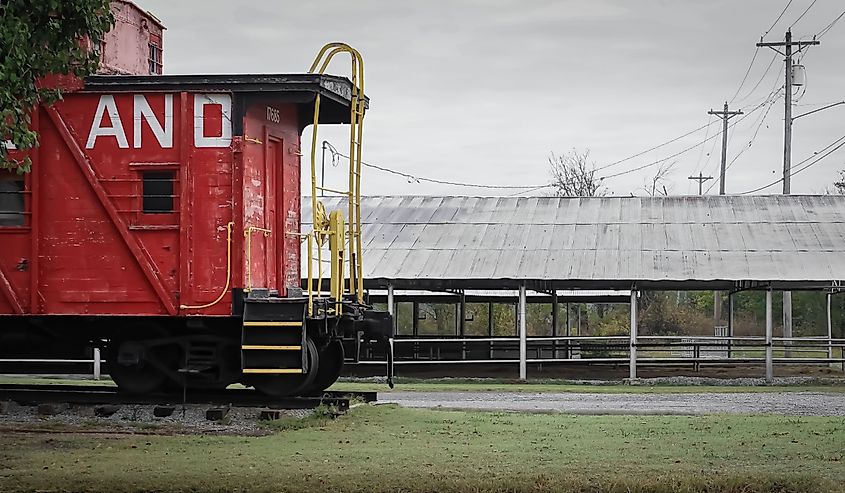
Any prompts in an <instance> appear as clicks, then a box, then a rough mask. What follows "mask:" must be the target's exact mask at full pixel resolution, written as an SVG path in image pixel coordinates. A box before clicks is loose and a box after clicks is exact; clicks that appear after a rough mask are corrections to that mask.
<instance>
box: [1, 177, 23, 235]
mask: <svg viewBox="0 0 845 493" xmlns="http://www.w3.org/2000/svg"><path fill="white" fill-rule="evenodd" d="M24 187H25V185H24V177H23V176H21V175H18V174H17V173H14V172H11V171H8V170H0V226H23V225H24V224H25V221H24V215H25V213H26V210H25V207H26V205H25V201H24Z"/></svg>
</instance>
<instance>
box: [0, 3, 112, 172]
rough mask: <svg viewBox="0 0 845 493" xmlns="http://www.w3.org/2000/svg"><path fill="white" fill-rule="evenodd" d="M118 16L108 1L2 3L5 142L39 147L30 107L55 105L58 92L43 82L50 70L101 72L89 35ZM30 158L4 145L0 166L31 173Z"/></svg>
mask: <svg viewBox="0 0 845 493" xmlns="http://www.w3.org/2000/svg"><path fill="white" fill-rule="evenodd" d="M113 21H114V19H113V17H112V14H111V11H110V10H109V0H46V1H45V0H41V1H38V2H33V1H31V0H4V1H3V2H0V142H2V141H6V140H8V141H11V142H12V143H13V144H14V145H15V147H16V148H17V149H19V150H22V151H26V150H29V149H32V148H34V147H37V146H38V135H37V133H36V132H34V131H33V130H31V129H30V128H29V127H30V123H31V117H30V111H31V110H32V108H34V107H36V106H37V105H38V104H52V103H54V102H55V101H57V100H58V99H59V98H60V97H61V93H60V91H59V90H56V89H54V88H45V87H41V86H40V85H39V82H40V81H41V80H42V79H43V77H45V76H47V75H50V74H73V75H76V76H79V77H82V76H85V75H88V74H91V73H93V72H94V71H96V69H97V64H98V61H99V60H98V57H97V55H95V54H94V53H92V52H91V51H90V50H89V48H88V46H89V43H88V41H87V40H88V39H99V38H101V37H102V36H103V34H105V33H106V32H108V31H109V30H110V29H111V26H112V23H113ZM31 164H32V163H31V161H30V159H29V158H28V157H26V158H24V159H23V160H15V159H12V158H10V156H9V154H8V149H6V147H5V146H2V145H0V169H2V168H9V169H15V170H16V171H18V172H27V171H29V169H30V166H31Z"/></svg>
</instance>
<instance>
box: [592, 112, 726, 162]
mask: <svg viewBox="0 0 845 493" xmlns="http://www.w3.org/2000/svg"><path fill="white" fill-rule="evenodd" d="M712 124H713V122H712V121H708V122H707V124H706V125H702V126H700V127H698V128H696V129H693V130H690V131H689V132H687V133H685V134H683V135H681V136H678V137H675V138H674V139H672V140H668V141H666V142H664V143H662V144H659V145H656V146H654V147H650V148H648V149H646V150H644V151H641V152H638V153H636V154H633V155H631V156H628V157H626V158H624V159H620V160H618V161H614V162H612V163H610V164H605V165H604V166H599V167H598V168H596V169H595V170H594V171H601V170H603V169H607V168H610V167H612V166H616V165H617V164H622V163H624V162H626V161H630V160H631V159H634V158H638V157H640V156H642V155H643V154H647V153H649V152H651V151H654V150H657V149H660V148H661V147H666V146H667V145H669V144H672V143H674V142H677V141H679V140H681V139H683V138H684V137H688V136H690V135H692V134H694V133H696V132H700V131H701V130H703V129H705V128H709V127H710V125H712Z"/></svg>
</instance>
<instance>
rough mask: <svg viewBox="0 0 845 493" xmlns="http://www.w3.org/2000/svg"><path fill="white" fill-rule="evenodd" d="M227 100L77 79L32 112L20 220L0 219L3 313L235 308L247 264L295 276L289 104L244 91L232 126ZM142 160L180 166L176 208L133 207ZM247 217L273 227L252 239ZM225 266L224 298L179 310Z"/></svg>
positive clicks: (214, 289)
mask: <svg viewBox="0 0 845 493" xmlns="http://www.w3.org/2000/svg"><path fill="white" fill-rule="evenodd" d="M230 100H232V94H231V93H227V92H225V91H219V92H209V93H205V92H197V91H193V90H192V91H179V92H172V91H171V92H156V91H154V90H150V91H145V92H142V93H141V92H114V93H100V92H86V91H81V92H73V93H69V94H67V95H65V98H64V100H63V101H61V102H59V103H57V104H56V105H55V106H54V107H51V108H41V109H39V110H38V111H36V112H34V114H33V127H34V128H35V129H36V130H37V131H38V132H39V134H40V142H41V145H40V147H39V148H38V149H36V150H34V151H32V152H31V154H30V156H31V158H32V160H33V171H32V173H30V174H29V175H27V176H26V180H25V182H26V197H27V199H26V210H27V214H28V215H27V216H26V217H27V219H26V223H25V224H24V225H23V226H14V227H6V226H0V315H3V314H6V315H12V314H88V315H157V316H168V315H169V316H174V315H182V316H184V315H191V314H197V315H216V316H225V315H231V313H232V304H231V303H232V300H231V289H232V288H247V287H249V286H248V283H249V282H250V273H249V272H247V271H246V265H247V264H249V265H250V270H251V282H252V286H253V287H266V288H270V289H277V290H279V291H280V293H281V294H282V295H284V294H285V291H286V288H287V287H288V286H297V285H299V245H298V242H299V239H298V237H296V236H295V235H292V234H288V233H297V232H298V231H299V225H300V218H299V193H300V191H299V183H300V180H299V169H300V168H299V165H300V163H299V159H300V158H299V152H298V149H299V129H300V123H299V116H298V115H299V113H298V111H297V106H296V105H295V104H293V103H274V102H273V99H272V96H268V98H267V100H266V101H264V100H252V101H251V102H250V103H249V104H248V105H247V106H246V108H244V111H243V113H242V115H241V116H240V118H241V119H242V125H240V127H241V128H242V129H243V135H235V132H233V127H234V125H233V121H232V120H233V119H234V118H237V117H236V116H232V115H233V112H232V109H231V107H230V106H229V103H228V102H229V101H230ZM147 106H148V107H149V111H146V109H147ZM139 108H141V110H139ZM268 108H272V111H268ZM195 110H196V113H195ZM139 111H140V113H139ZM227 111H228V113H226V112H227ZM114 117H116V118H114ZM268 117H269V118H270V119H269V120H268ZM196 122H199V123H196ZM170 125H172V129H171V128H170ZM197 125H198V126H199V129H198V130H197ZM159 127H160V128H159ZM92 129H93V130H92ZM98 129H99V130H98ZM11 152H12V153H15V152H18V151H11ZM150 170H154V171H159V170H172V171H174V172H175V176H176V179H175V182H174V194H173V195H174V197H173V199H174V204H173V206H174V207H173V212H172V213H159V214H145V213H143V212H142V210H141V209H142V207H141V205H142V183H141V181H140V177H141V174H142V173H143V172H144V171H150ZM230 221H231V222H233V223H234V224H235V227H234V232H233V235H232V258H233V261H232V269H231V273H229V272H228V271H227V264H226V252H227V246H228V245H227V230H226V225H227V224H228V223H229V222H230ZM249 227H256V228H262V229H267V230H270V231H271V233H269V235H268V236H265V235H264V234H263V233H261V232H253V233H252V235H251V236H252V238H251V241H250V243H251V245H250V246H251V248H250V249H249V251H247V237H246V236H245V234H244V232H245V231H247V230H248V228H249ZM227 275H230V276H231V279H230V281H231V283H230V290H229V291H228V292H227V293H226V295H225V296H224V297H223V299H222V301H221V302H220V303H218V304H216V305H214V306H211V307H208V308H202V309H183V308H180V307H181V306H182V305H202V304H206V303H208V302H211V301H213V300H214V299H216V298H217V297H218V295H219V294H220V292H221V290H222V289H223V288H224V286H225V285H226V280H227ZM0 320H1V319H0Z"/></svg>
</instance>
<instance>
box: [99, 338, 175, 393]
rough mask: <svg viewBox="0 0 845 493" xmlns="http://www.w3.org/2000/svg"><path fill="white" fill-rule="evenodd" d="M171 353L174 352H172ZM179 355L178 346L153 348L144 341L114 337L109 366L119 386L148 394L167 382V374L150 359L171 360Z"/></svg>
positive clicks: (127, 390) (109, 353) (110, 345)
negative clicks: (176, 349) (176, 348)
mask: <svg viewBox="0 0 845 493" xmlns="http://www.w3.org/2000/svg"><path fill="white" fill-rule="evenodd" d="M171 349H173V350H172V351H171ZM171 352H172V353H173V354H172V355H171V354H169V353H171ZM175 354H176V351H175V348H170V349H168V348H149V347H147V346H145V345H144V343H143V341H141V340H133V339H122V338H120V339H112V340H111V342H110V343H109V346H108V348H107V353H106V361H107V362H108V365H109V375H110V376H111V378H112V380H114V383H115V384H117V387H118V389H120V390H122V391H126V392H130V393H133V394H145V393H149V392H153V391H155V390H158V389H160V388H161V387H163V386H164V383H165V382H166V381H167V376H166V375H165V374H164V373H163V372H162V371H161V370H159V369H158V368H156V367H155V366H154V365H153V364H152V363H151V362H150V360H151V359H153V358H156V359H158V360H161V359H162V358H164V359H165V360H170V359H173V358H171V356H174V357H175Z"/></svg>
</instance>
